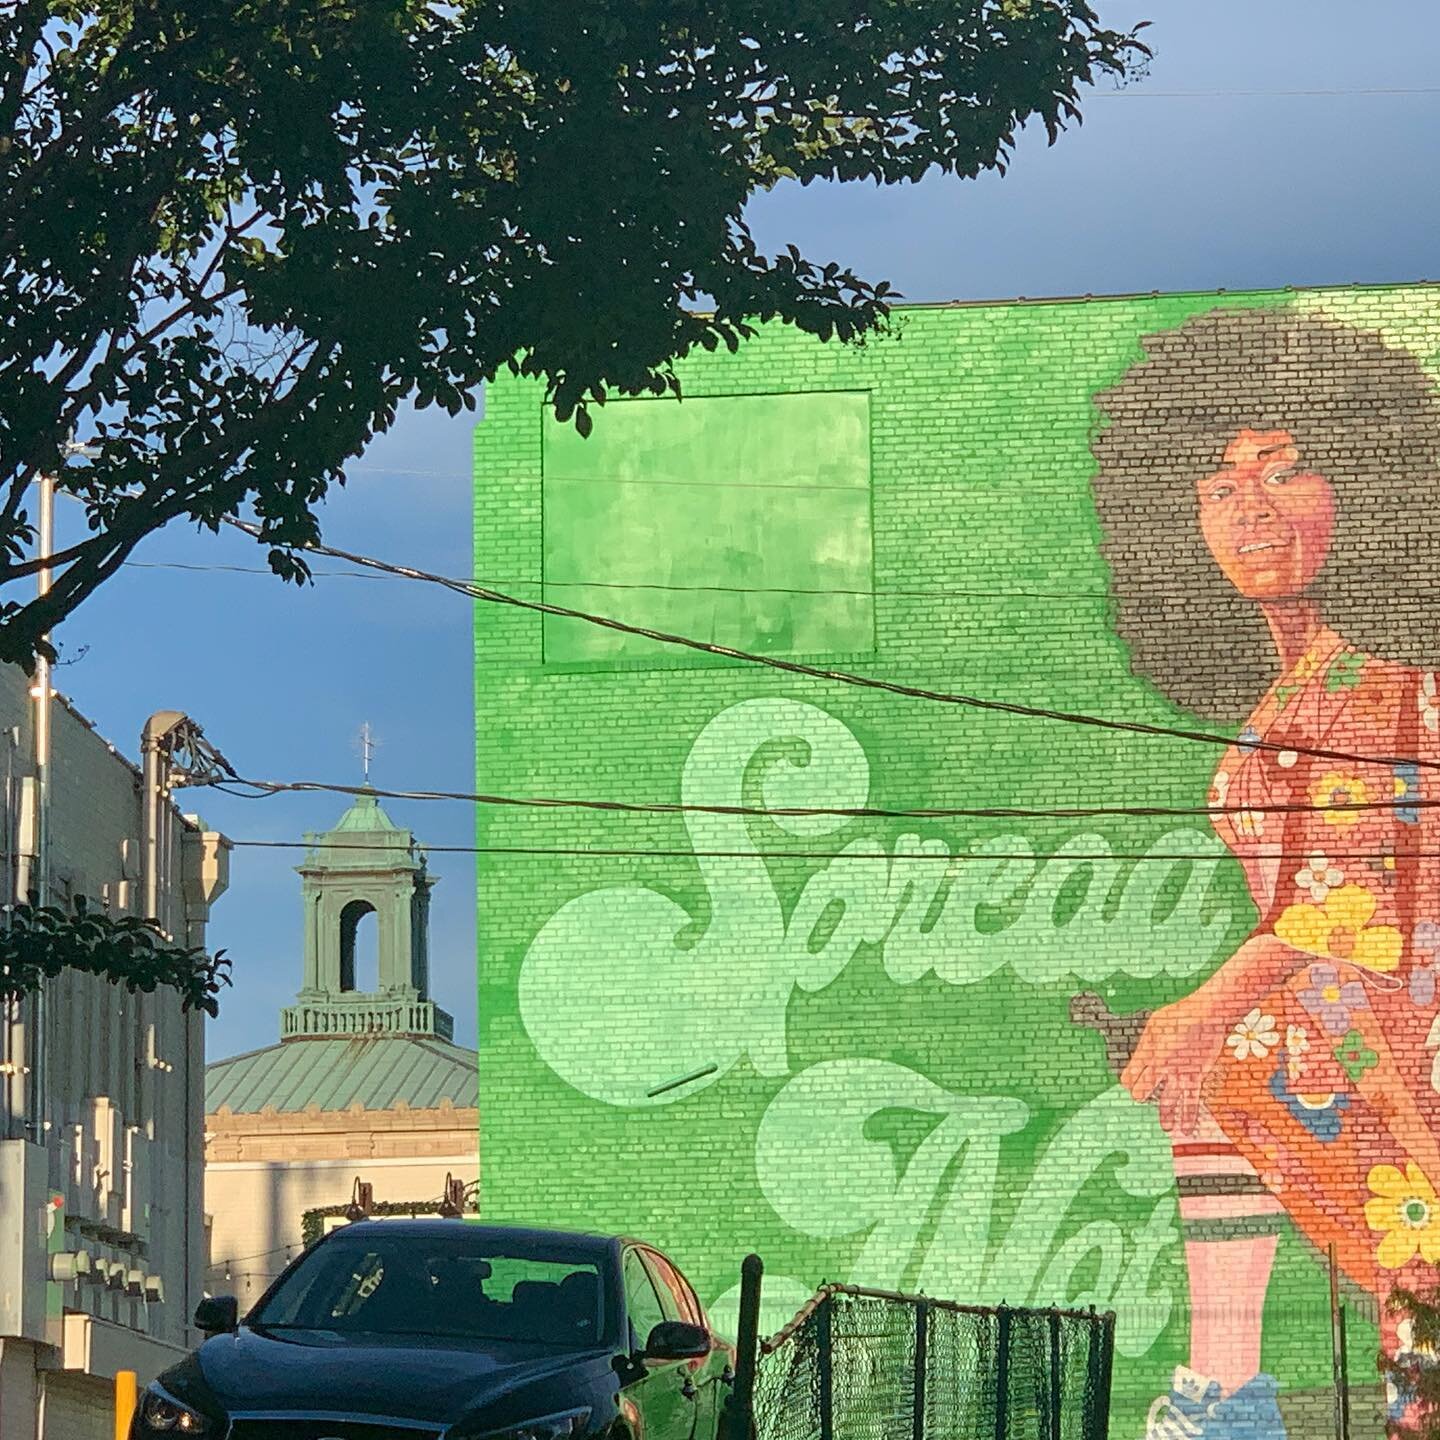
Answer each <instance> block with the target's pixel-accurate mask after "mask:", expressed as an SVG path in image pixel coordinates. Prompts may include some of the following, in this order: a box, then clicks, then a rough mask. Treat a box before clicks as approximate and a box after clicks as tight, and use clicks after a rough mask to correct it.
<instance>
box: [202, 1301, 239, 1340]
mask: <svg viewBox="0 0 1440 1440" xmlns="http://www.w3.org/2000/svg"><path fill="white" fill-rule="evenodd" d="M239 1326H240V1306H239V1305H238V1304H237V1303H236V1301H235V1297H234V1296H233V1295H207V1296H206V1297H205V1299H203V1300H202V1301H201V1302H200V1303H199V1304H198V1305H197V1306H196V1307H195V1328H196V1329H197V1330H198V1331H200V1333H201V1334H202V1335H229V1334H230V1333H231V1332H232V1331H234V1330H237V1329H238V1328H239Z"/></svg>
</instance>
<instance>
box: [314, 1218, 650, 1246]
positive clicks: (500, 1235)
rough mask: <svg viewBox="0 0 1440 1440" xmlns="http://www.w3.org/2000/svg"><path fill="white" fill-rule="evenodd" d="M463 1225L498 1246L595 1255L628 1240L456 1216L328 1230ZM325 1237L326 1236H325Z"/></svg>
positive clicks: (358, 1232)
mask: <svg viewBox="0 0 1440 1440" xmlns="http://www.w3.org/2000/svg"><path fill="white" fill-rule="evenodd" d="M462 1226H463V1230H464V1233H465V1234H466V1235H467V1236H470V1237H473V1238H474V1239H476V1240H478V1241H480V1242H481V1243H482V1244H483V1243H489V1242H493V1243H495V1244H497V1245H520V1246H527V1245H534V1246H536V1247H542V1248H543V1247H544V1246H546V1245H556V1244H559V1245H563V1246H565V1247H566V1248H569V1249H575V1250H582V1251H583V1250H593V1251H594V1252H595V1253H597V1254H604V1253H609V1252H611V1251H613V1250H615V1249H618V1248H619V1247H620V1246H622V1245H627V1244H631V1243H638V1242H631V1241H628V1240H623V1239H621V1238H620V1237H618V1236H614V1235H600V1234H596V1233H595V1232H593V1231H589V1230H556V1229H550V1228H546V1227H542V1226H534V1225H485V1224H481V1223H479V1222H478V1221H474V1220H467V1221H460V1220H456V1219H445V1218H434V1219H418V1218H417V1219H404V1220H400V1219H396V1220H356V1221H354V1222H353V1223H351V1224H349V1225H341V1226H339V1227H337V1228H336V1229H335V1230H332V1231H331V1232H330V1234H331V1235H348V1236H351V1237H353V1238H355V1239H364V1238H365V1237H366V1236H368V1235H376V1236H379V1235H392V1236H393V1235H397V1234H399V1235H431V1236H436V1237H439V1236H451V1235H454V1234H455V1233H456V1231H457V1229H460V1228H461V1227H462ZM327 1238H328V1237H327Z"/></svg>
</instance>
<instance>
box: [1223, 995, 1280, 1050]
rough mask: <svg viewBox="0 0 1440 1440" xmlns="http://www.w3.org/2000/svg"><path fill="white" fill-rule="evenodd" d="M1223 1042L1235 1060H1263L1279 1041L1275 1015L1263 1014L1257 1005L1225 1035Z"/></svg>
mask: <svg viewBox="0 0 1440 1440" xmlns="http://www.w3.org/2000/svg"><path fill="white" fill-rule="evenodd" d="M1225 1043H1226V1044H1227V1045H1228V1046H1230V1048H1231V1049H1232V1050H1234V1052H1235V1058H1236V1059H1237V1060H1249V1059H1252V1058H1253V1059H1256V1060H1263V1059H1264V1058H1265V1057H1266V1056H1267V1055H1268V1054H1269V1053H1270V1052H1271V1051H1272V1050H1273V1049H1274V1048H1275V1047H1276V1046H1277V1045H1278V1044H1279V1043H1280V1032H1279V1031H1278V1030H1277V1029H1276V1028H1275V1017H1274V1016H1273V1015H1266V1014H1264V1013H1263V1012H1262V1011H1261V1009H1260V1007H1259V1006H1258V1005H1257V1006H1256V1007H1255V1009H1253V1010H1252V1011H1251V1012H1250V1013H1249V1014H1248V1015H1247V1016H1246V1017H1245V1018H1244V1019H1243V1020H1241V1021H1239V1022H1238V1023H1237V1024H1236V1026H1235V1028H1234V1029H1233V1030H1232V1031H1231V1032H1230V1034H1229V1035H1227V1036H1226V1037H1225Z"/></svg>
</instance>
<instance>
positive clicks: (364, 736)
mask: <svg viewBox="0 0 1440 1440" xmlns="http://www.w3.org/2000/svg"><path fill="white" fill-rule="evenodd" d="M355 748H356V749H357V750H358V751H359V752H360V764H361V765H362V767H363V768H364V771H365V783H366V784H367V785H368V784H369V783H370V761H371V759H372V757H373V756H374V754H375V752H376V750H378V749H379V748H380V742H379V741H378V740H377V739H376V738H375V732H374V731H373V730H372V729H371V728H370V722H369V721H368V720H367V721H366V722H365V723H364V724H363V725H362V726H361V727H360V734H359V736H358V738H357V739H356V741H355Z"/></svg>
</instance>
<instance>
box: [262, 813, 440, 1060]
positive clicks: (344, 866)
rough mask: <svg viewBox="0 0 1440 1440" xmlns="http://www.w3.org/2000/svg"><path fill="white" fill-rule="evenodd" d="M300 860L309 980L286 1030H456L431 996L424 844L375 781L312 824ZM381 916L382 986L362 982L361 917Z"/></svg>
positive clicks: (286, 1015) (285, 1016)
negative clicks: (326, 821)
mask: <svg viewBox="0 0 1440 1440" xmlns="http://www.w3.org/2000/svg"><path fill="white" fill-rule="evenodd" d="M305 842H306V844H307V845H308V846H309V847H310V848H309V850H308V852H307V853H306V856H305V860H304V863H303V864H301V865H299V866H297V867H296V868H297V870H298V871H299V874H300V877H301V882H302V884H301V889H302V894H303V897H304V905H305V961H304V965H305V968H304V979H303V983H302V986H301V989H300V993H299V994H298V995H297V996H296V997H295V1004H294V1005H290V1006H287V1007H286V1009H285V1010H284V1011H283V1012H282V1019H281V1036H282V1038H283V1039H285V1040H293V1039H298V1038H300V1037H302V1036H317V1035H319V1036H327V1037H333V1036H340V1035H376V1034H391V1035H395V1034H400V1035H437V1036H439V1037H440V1038H441V1039H444V1040H449V1039H450V1038H451V1037H452V1035H453V1034H454V1022H453V1021H452V1020H451V1018H450V1016H449V1015H447V1014H446V1013H445V1011H443V1010H442V1009H440V1007H439V1006H437V1005H436V1004H435V1002H434V1001H433V1000H431V999H430V959H429V933H428V928H429V914H430V889H431V886H433V885H434V883H435V881H434V879H433V877H431V876H430V875H429V874H427V873H426V869H425V856H424V853H423V852H422V851H421V850H419V849H418V847H417V846H416V844H415V837H414V835H413V834H412V833H411V832H410V831H409V830H403V829H401V828H400V826H398V825H396V824H395V822H394V821H393V820H391V819H390V817H389V816H388V815H387V814H386V813H385V812H384V810H382V809H381V808H380V802H379V797H378V796H377V795H376V794H375V792H374V791H373V790H371V789H369V788H368V787H367V788H365V789H363V790H361V791H360V792H359V794H358V795H357V796H356V797H355V802H354V804H352V805H351V806H350V808H349V809H348V810H347V811H346V812H345V813H344V815H342V816H341V817H340V820H339V821H338V823H337V824H336V825H335V828H334V829H333V830H328V831H326V832H325V833H324V834H315V833H313V832H310V833H307V834H306V836H305ZM369 915H374V917H375V925H376V932H377V942H378V943H377V949H378V952H379V963H378V966H377V974H376V981H375V988H374V989H373V990H361V989H359V988H358V984H357V973H356V951H357V937H358V933H359V930H360V925H361V922H362V921H363V920H364V919H365V918H366V917H367V916H369Z"/></svg>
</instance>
